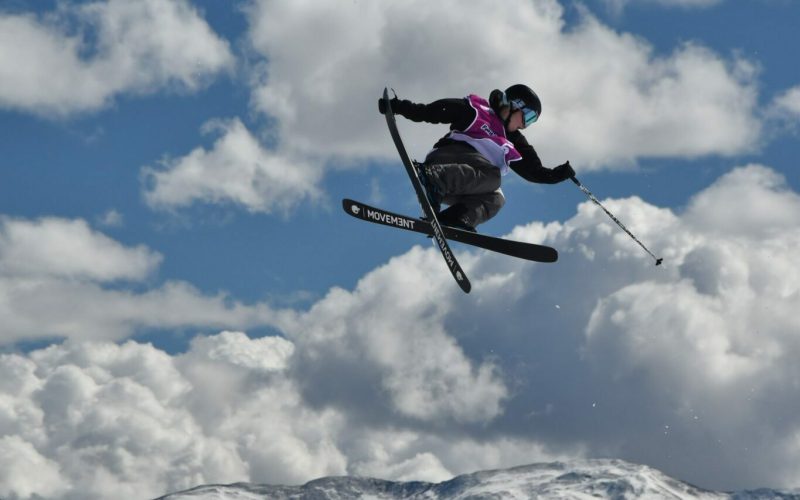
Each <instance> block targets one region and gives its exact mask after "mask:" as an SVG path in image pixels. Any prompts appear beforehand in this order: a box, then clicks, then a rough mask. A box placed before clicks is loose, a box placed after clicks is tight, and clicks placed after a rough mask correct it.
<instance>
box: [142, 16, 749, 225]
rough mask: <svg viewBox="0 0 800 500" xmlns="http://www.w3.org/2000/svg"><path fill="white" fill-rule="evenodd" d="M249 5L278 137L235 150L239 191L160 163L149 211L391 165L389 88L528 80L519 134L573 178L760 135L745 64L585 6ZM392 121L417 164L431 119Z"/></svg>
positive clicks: (267, 200)
mask: <svg viewBox="0 0 800 500" xmlns="http://www.w3.org/2000/svg"><path fill="white" fill-rule="evenodd" d="M245 13H246V15H247V19H248V22H249V30H248V33H247V35H246V42H247V44H248V45H249V46H250V47H251V51H252V53H253V54H254V55H253V56H252V57H253V58H254V61H252V64H251V66H250V68H251V74H250V78H249V80H250V82H251V83H250V85H251V88H250V92H251V103H252V108H253V111H254V112H255V113H256V114H257V115H260V116H264V117H267V118H268V119H269V123H270V130H269V135H270V137H273V138H274V139H275V143H274V145H273V146H272V147H271V148H269V151H264V150H260V149H259V148H250V149H248V151H250V153H249V154H247V155H245V154H241V155H240V157H239V158H238V159H237V161H236V165H237V167H236V168H235V170H236V171H237V173H238V174H239V175H238V177H237V179H239V180H238V181H237V186H235V187H234V186H226V187H225V188H222V187H221V186H220V185H219V182H218V180H219V177H220V176H221V175H223V174H224V173H225V172H227V171H229V170H230V169H231V168H232V163H231V162H226V161H223V162H221V164H219V163H211V162H208V163H203V165H202V166H200V165H197V164H196V163H197V162H198V160H199V158H198V152H197V151H194V152H192V153H190V154H188V155H187V156H185V157H183V158H181V159H178V160H176V161H174V162H170V163H169V164H167V165H165V169H164V170H163V171H162V172H161V173H160V174H159V175H158V176H154V177H153V178H152V180H153V181H154V182H152V183H151V184H150V185H149V186H148V188H147V197H148V199H149V200H151V201H152V202H153V203H152V204H153V206H155V207H158V208H171V207H184V206H187V205H190V204H191V203H218V202H221V203H234V204H237V205H239V206H242V207H244V208H246V209H248V210H251V211H252V210H257V211H270V210H272V208H273V207H274V206H275V205H276V204H277V205H280V204H281V201H280V200H289V199H304V198H306V197H307V196H308V195H309V192H311V191H313V190H314V189H316V186H318V183H319V182H320V180H321V179H322V178H323V177H324V174H325V173H326V172H328V171H330V170H331V169H334V168H348V167H350V166H352V165H362V164H363V163H364V162H365V161H370V160H376V159H377V160H391V161H396V156H395V153H394V148H393V147H392V145H391V142H390V140H389V138H388V134H386V131H385V127H384V125H383V123H382V120H383V118H382V117H381V116H380V115H379V114H378V113H377V98H378V97H379V95H380V93H381V91H382V89H383V87H384V86H386V85H389V86H391V87H393V88H394V89H396V90H397V92H398V93H399V95H400V96H401V97H403V98H408V99H411V100H413V101H416V102H430V101H433V100H435V99H439V98H443V97H461V96H464V95H467V94H469V93H478V94H483V95H488V93H489V92H490V91H491V90H492V89H494V88H505V87H507V86H508V85H511V84H513V83H519V82H525V83H527V84H529V85H531V86H532V87H533V88H534V89H536V91H537V92H538V93H539V95H540V96H541V97H542V100H543V103H544V108H543V109H544V112H543V115H542V119H541V120H540V121H539V122H538V123H537V124H536V126H535V127H534V128H532V129H531V130H530V131H529V132H526V134H527V136H528V138H529V140H530V141H531V142H532V143H533V144H534V145H535V146H536V148H537V150H538V151H539V153H540V156H542V158H543V160H544V162H545V164H546V165H550V166H554V165H558V164H560V163H563V162H564V161H566V160H570V161H571V162H572V164H573V165H576V168H578V169H579V170H580V171H584V172H585V171H588V170H593V169H599V168H614V169H619V168H630V167H631V166H632V165H634V164H635V163H636V162H637V161H638V160H639V159H641V158H654V157H682V158H697V157H701V156H705V155H735V154H739V153H743V152H748V151H752V150H753V149H754V148H756V147H757V146H758V144H759V140H760V137H761V129H762V124H761V119H760V118H759V116H758V115H757V113H756V104H757V85H756V77H757V71H756V65H755V64H754V63H753V62H751V61H748V60H746V59H742V58H739V57H730V58H729V57H724V56H721V55H720V54H717V53H715V52H714V51H712V50H710V49H708V48H706V47H704V46H702V45H699V44H697V43H688V44H684V45H680V46H677V47H675V49H674V50H673V51H672V52H671V53H669V54H656V53H655V51H654V48H653V47H652V46H651V45H650V44H649V43H648V42H647V41H646V40H644V39H642V38H640V37H636V36H633V35H631V34H629V33H620V32H617V31H615V30H614V29H612V28H611V27H609V26H607V25H605V24H603V23H602V22H601V21H600V20H598V19H597V18H596V17H594V16H592V15H591V14H590V13H589V12H588V10H587V9H584V10H583V11H582V16H581V18H580V19H579V20H578V21H577V22H576V24H575V25H572V26H568V25H567V22H566V21H565V12H564V7H562V5H561V4H560V3H559V2H557V1H555V0H543V1H538V2H527V1H523V0H514V1H512V2H510V3H508V4H507V5H505V6H504V8H503V9H497V8H495V6H494V4H493V3H492V2H490V1H482V2H476V3H471V4H469V5H464V4H463V3H458V2H456V1H455V0H448V1H444V2H424V1H422V0H419V1H413V2H404V3H402V4H397V3H396V2H386V1H379V2H370V3H369V4H368V5H362V4H356V3H348V4H342V3H341V2H329V1H325V2H315V3H314V4H309V3H302V2H300V3H293V4H290V5H287V4H285V3H283V2H276V1H274V0H254V1H252V2H250V3H248V4H247V7H246V9H245ZM298 26H300V27H302V29H298ZM411 27H413V29H411ZM310 48H313V49H310ZM354 75H357V77H356V76H354ZM235 128H236V129H240V128H242V127H240V126H239V125H237V126H236V127H235ZM401 129H402V132H403V136H404V138H405V140H406V143H407V146H408V149H409V151H410V153H411V154H412V156H416V157H420V158H421V157H424V155H425V154H426V152H427V151H428V150H429V149H430V147H431V145H432V144H433V143H434V142H435V141H436V139H438V138H439V137H440V136H442V135H444V134H445V133H446V132H447V129H446V127H443V126H441V125H439V126H437V125H428V124H413V125H412V124H409V123H401ZM228 134H229V135H233V136H236V137H240V136H242V135H244V134H248V135H251V136H259V134H254V133H252V132H247V131H246V130H244V129H242V130H237V131H234V130H230V129H229V131H228ZM214 154H217V153H216V151H215V152H211V153H207V155H208V156H212V155H214ZM219 154H221V153H219ZM265 157H266V158H265ZM226 159H229V157H228V156H226ZM288 159H291V160H288ZM295 163H299V164H300V165H301V169H300V172H301V173H302V175H303V176H304V177H303V182H302V183H297V182H290V181H282V180H281V179H280V178H276V177H274V176H272V175H266V176H265V175H264V172H265V171H266V170H269V171H272V170H273V169H271V168H266V167H264V166H265V165H267V164H272V165H276V166H280V167H279V168H280V169H285V170H286V171H287V172H292V171H293V167H292V165H293V164H295ZM251 165H259V167H255V168H252V167H249V166H251ZM190 166H192V167H194V168H191V179H189V178H188V177H189V170H190ZM277 170H278V168H276V169H275V171H277ZM265 184H267V185H269V188H264V187H263V186H264V185H265ZM276 200H277V201H276Z"/></svg>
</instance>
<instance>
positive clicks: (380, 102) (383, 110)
mask: <svg viewBox="0 0 800 500" xmlns="http://www.w3.org/2000/svg"><path fill="white" fill-rule="evenodd" d="M398 102H400V100H399V99H398V98H397V96H394V97H392V98H391V99H389V103H390V104H391V105H392V111H394V112H395V113H396V112H397V103H398ZM378 112H379V113H380V114H382V115H385V114H386V101H384V100H383V97H381V98H380V99H378Z"/></svg>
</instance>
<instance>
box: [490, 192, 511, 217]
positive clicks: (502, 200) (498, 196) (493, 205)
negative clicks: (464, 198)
mask: <svg viewBox="0 0 800 500" xmlns="http://www.w3.org/2000/svg"><path fill="white" fill-rule="evenodd" d="M505 204H506V197H505V195H503V192H502V191H500V190H499V189H498V190H497V191H495V192H494V193H492V198H491V202H490V203H488V205H489V206H487V207H486V211H487V212H488V213H489V217H494V216H495V215H497V212H499V211H500V209H501V208H503V206H504V205H505Z"/></svg>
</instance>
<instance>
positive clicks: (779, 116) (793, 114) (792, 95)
mask: <svg viewBox="0 0 800 500" xmlns="http://www.w3.org/2000/svg"><path fill="white" fill-rule="evenodd" d="M768 115H769V116H770V118H772V119H773V120H778V121H781V122H788V123H789V124H792V125H794V126H795V127H796V126H797V124H798V123H800V85H799V86H796V87H792V88H790V89H789V90H786V91H784V92H782V93H781V94H780V95H778V96H777V97H775V99H774V100H773V101H772V104H771V105H770V107H769V110H768Z"/></svg>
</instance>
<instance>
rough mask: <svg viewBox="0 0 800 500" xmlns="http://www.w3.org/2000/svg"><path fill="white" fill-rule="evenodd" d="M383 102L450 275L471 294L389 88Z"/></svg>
mask: <svg viewBox="0 0 800 500" xmlns="http://www.w3.org/2000/svg"><path fill="white" fill-rule="evenodd" d="M383 100H384V102H385V103H386V115H385V116H386V124H387V125H388V126H389V132H390V133H391V134H392V139H393V140H394V145H395V146H397V152H398V153H400V159H401V160H402V161H403V165H405V167H406V172H407V173H408V177H409V179H411V184H413V186H414V191H416V193H417V198H418V200H419V204H420V205H421V206H422V210H423V212H425V216H426V217H427V218H428V222H429V224H430V228H431V234H433V239H434V240H435V241H436V244H437V245H438V246H439V250H440V251H441V252H442V257H443V258H444V261H445V262H446V263H447V267H448V269H450V273H451V274H452V275H453V277H454V278H455V280H456V283H458V286H460V287H461V289H462V290H464V292H465V293H469V291H470V289H471V288H472V285H471V284H470V282H469V278H467V275H466V273H464V270H463V269H461V265H460V264H459V263H458V261H457V260H456V257H455V255H453V252H452V250H450V245H448V244H447V240H446V239H445V235H444V231H443V230H442V226H441V225H440V224H439V220H438V219H437V218H436V213H435V212H434V211H433V207H432V206H431V202H430V200H428V195H427V194H426V193H425V189H424V188H423V187H422V184H421V183H420V180H419V177H418V176H417V171H416V169H415V168H414V164H413V163H412V162H411V158H409V156H408V153H407V152H406V148H405V146H404V145H403V141H402V139H401V138H400V132H399V131H398V130H397V123H396V122H395V119H394V112H393V111H392V104H391V102H390V101H389V89H387V88H384V89H383Z"/></svg>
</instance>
